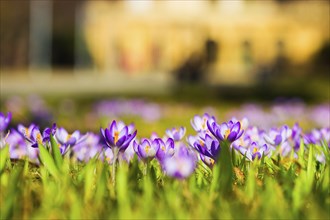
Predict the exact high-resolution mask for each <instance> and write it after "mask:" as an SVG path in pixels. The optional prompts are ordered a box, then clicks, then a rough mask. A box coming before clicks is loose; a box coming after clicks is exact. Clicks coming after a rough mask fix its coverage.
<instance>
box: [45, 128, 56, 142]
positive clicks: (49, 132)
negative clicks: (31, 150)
mask: <svg viewBox="0 0 330 220" xmlns="http://www.w3.org/2000/svg"><path fill="white" fill-rule="evenodd" d="M56 130H57V127H56V123H54V124H53V126H52V127H51V128H46V129H45V130H44V131H43V132H42V136H43V141H44V142H48V141H50V135H52V136H55V133H56Z"/></svg>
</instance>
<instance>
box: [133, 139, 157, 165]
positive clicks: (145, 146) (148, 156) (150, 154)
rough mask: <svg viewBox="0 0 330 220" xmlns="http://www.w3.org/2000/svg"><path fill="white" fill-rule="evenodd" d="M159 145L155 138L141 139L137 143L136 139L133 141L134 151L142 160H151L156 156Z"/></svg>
mask: <svg viewBox="0 0 330 220" xmlns="http://www.w3.org/2000/svg"><path fill="white" fill-rule="evenodd" d="M159 146H160V142H159V141H158V140H157V139H155V140H153V141H151V140H148V139H143V140H142V141H141V144H138V143H137V142H136V141H134V142H133V148H134V151H135V152H136V154H137V155H138V156H139V158H140V159H141V160H143V161H145V160H152V159H153V158H154V157H155V156H156V154H157V151H158V149H159Z"/></svg>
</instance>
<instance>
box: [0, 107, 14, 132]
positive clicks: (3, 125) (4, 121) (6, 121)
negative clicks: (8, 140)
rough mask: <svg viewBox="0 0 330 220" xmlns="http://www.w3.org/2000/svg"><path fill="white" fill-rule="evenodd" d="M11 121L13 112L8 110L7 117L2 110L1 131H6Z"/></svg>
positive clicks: (0, 117) (0, 113)
mask: <svg viewBox="0 0 330 220" xmlns="http://www.w3.org/2000/svg"><path fill="white" fill-rule="evenodd" d="M10 121H11V112H8V114H7V117H6V116H5V115H4V114H3V113H2V112H0V133H2V132H4V131H5V130H6V129H7V127H8V125H9V123H10Z"/></svg>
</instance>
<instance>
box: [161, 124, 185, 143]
mask: <svg viewBox="0 0 330 220" xmlns="http://www.w3.org/2000/svg"><path fill="white" fill-rule="evenodd" d="M166 134H167V136H168V137H170V138H172V139H173V140H174V141H180V140H181V139H182V138H183V137H184V135H185V134H186V128H185V127H180V128H179V129H177V128H172V129H167V130H166Z"/></svg>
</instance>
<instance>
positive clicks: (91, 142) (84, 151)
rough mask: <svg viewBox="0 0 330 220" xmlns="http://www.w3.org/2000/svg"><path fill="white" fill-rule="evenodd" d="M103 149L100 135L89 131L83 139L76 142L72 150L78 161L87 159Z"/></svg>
mask: <svg viewBox="0 0 330 220" xmlns="http://www.w3.org/2000/svg"><path fill="white" fill-rule="evenodd" d="M102 150H103V147H102V145H100V137H99V136H98V135H96V134H93V133H89V135H88V136H87V138H86V140H85V141H82V142H80V143H77V144H76V145H75V146H74V147H73V148H72V151H73V153H74V155H75V156H76V157H77V159H78V160H80V161H85V162H87V161H89V160H90V159H92V158H93V157H95V156H96V155H97V154H101V152H102Z"/></svg>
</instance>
